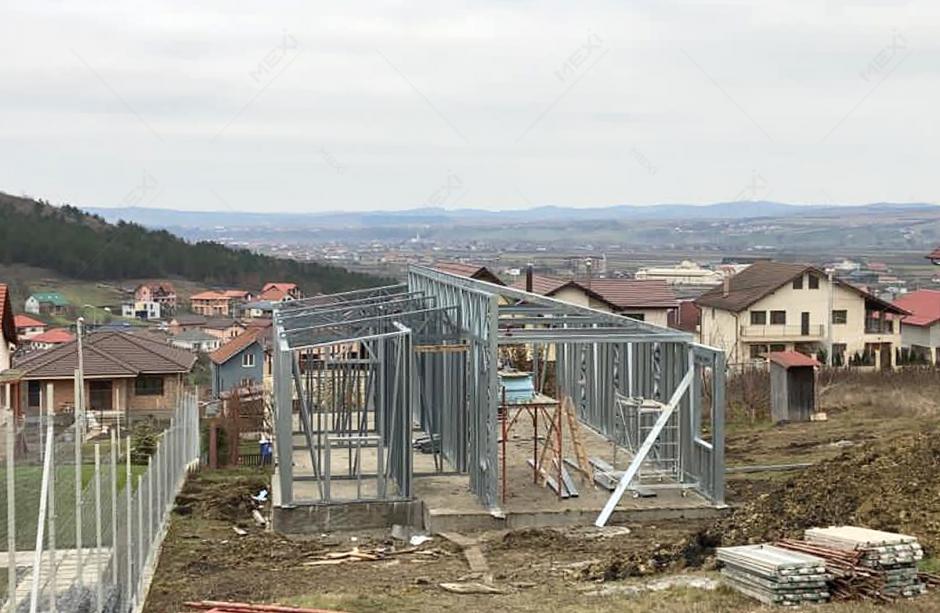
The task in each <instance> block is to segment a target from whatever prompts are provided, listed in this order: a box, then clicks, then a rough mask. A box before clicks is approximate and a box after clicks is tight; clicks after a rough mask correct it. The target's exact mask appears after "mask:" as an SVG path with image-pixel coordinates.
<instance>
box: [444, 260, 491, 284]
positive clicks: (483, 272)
mask: <svg viewBox="0 0 940 613" xmlns="http://www.w3.org/2000/svg"><path fill="white" fill-rule="evenodd" d="M431 268H433V269H434V270H439V271H441V272H446V273H449V274H452V275H457V276H460V277H467V278H469V279H476V280H478V281H486V282H487V283H495V284H496V285H506V284H505V283H503V281H502V279H500V278H499V277H498V276H496V273H494V272H493V271H491V270H490V269H489V268H487V267H486V266H479V265H477V264H464V263H463V262H436V263H435V264H434V265H433V266H432V267H431Z"/></svg>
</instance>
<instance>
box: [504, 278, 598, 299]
mask: <svg viewBox="0 0 940 613" xmlns="http://www.w3.org/2000/svg"><path fill="white" fill-rule="evenodd" d="M569 285H570V286H573V287H577V288H578V289H582V290H583V289H584V288H582V287H581V286H579V285H578V284H577V283H575V282H574V281H572V280H570V279H560V278H558V277H551V276H549V275H535V274H534V275H532V293H533V294H539V295H541V296H551V295H552V294H554V293H555V292H557V291H559V290H560V289H562V288H563V287H567V286H569ZM512 286H513V287H514V288H516V289H521V290H523V291H525V289H526V280H525V277H523V278H521V279H519V280H518V281H516V282H515V283H513V284H512Z"/></svg>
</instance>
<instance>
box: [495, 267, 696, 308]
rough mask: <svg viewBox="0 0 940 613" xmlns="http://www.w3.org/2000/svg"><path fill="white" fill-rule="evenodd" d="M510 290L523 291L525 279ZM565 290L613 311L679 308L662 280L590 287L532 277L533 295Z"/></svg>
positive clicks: (602, 282)
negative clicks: (597, 302) (578, 293)
mask: <svg viewBox="0 0 940 613" xmlns="http://www.w3.org/2000/svg"><path fill="white" fill-rule="evenodd" d="M512 286H513V287H514V288H516V289H521V290H524V289H525V288H526V280H525V278H524V277H523V278H522V279H519V280H518V281H516V282H515V283H513V284H512ZM566 287H572V288H575V289H578V290H580V291H582V292H584V293H585V294H588V295H589V296H591V297H592V298H595V299H597V300H600V301H601V302H605V303H607V304H608V305H610V306H611V307H613V308H614V309H615V310H623V309H639V308H644V307H648V308H675V307H677V306H679V302H678V300H677V299H676V295H675V293H674V292H673V291H672V288H670V287H669V285H668V284H667V283H666V282H665V281H663V280H662V279H592V280H591V282H590V285H589V284H588V282H587V281H574V280H571V279H560V278H558V277H550V276H548V275H532V292H533V293H535V294H540V295H542V296H552V295H554V294H557V293H558V292H559V291H561V290H562V289H564V288H566Z"/></svg>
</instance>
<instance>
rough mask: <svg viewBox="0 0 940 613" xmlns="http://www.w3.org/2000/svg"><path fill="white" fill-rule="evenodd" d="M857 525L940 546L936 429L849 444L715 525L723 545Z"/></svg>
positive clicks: (931, 548) (939, 548)
mask: <svg viewBox="0 0 940 613" xmlns="http://www.w3.org/2000/svg"><path fill="white" fill-rule="evenodd" d="M836 524H857V525H861V526H866V527H868V528H874V529H877V530H887V531H891V532H901V533H905V534H911V535H914V536H917V537H918V538H919V539H920V540H921V542H922V543H923V544H924V546H925V547H926V548H927V549H928V551H929V552H938V551H940V433H937V432H936V431H931V432H917V433H915V432H912V433H910V435H905V436H901V437H896V438H892V439H891V440H886V441H879V442H875V443H869V444H866V445H864V446H861V447H853V448H849V449H847V450H846V451H844V452H843V453H842V454H841V455H839V456H837V457H835V458H833V459H831V460H827V461H824V462H822V463H820V464H817V465H816V466H813V467H811V468H808V469H806V470H804V471H803V472H802V473H800V474H798V475H796V476H795V477H794V478H792V479H790V480H788V481H786V482H784V483H781V484H780V485H779V486H778V487H776V488H774V489H772V490H770V491H769V492H767V493H764V494H760V495H759V496H758V497H757V498H755V499H754V500H751V501H750V502H748V503H746V504H744V505H743V506H742V507H740V508H738V509H737V510H735V512H734V513H733V514H732V515H731V516H730V517H728V518H726V519H724V520H722V521H720V522H719V523H718V524H717V525H716V526H715V528H714V529H713V531H712V532H713V534H714V536H715V537H716V540H719V539H720V541H721V543H722V544H723V545H738V544H744V543H755V542H760V541H767V540H775V539H779V538H783V537H798V536H801V534H802V531H803V530H804V529H805V528H809V527H813V526H829V525H836Z"/></svg>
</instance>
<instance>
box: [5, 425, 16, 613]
mask: <svg viewBox="0 0 940 613" xmlns="http://www.w3.org/2000/svg"><path fill="white" fill-rule="evenodd" d="M15 430H16V415H14V413H13V408H12V407H7V423H6V468H7V602H8V604H9V605H10V608H9V611H10V612H11V613H13V611H15V610H16V481H15V479H16V478H15V477H14V472H16V454H14V453H13V445H14V444H15V438H16V432H15Z"/></svg>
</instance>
